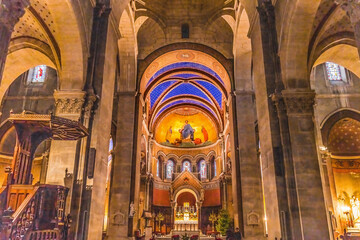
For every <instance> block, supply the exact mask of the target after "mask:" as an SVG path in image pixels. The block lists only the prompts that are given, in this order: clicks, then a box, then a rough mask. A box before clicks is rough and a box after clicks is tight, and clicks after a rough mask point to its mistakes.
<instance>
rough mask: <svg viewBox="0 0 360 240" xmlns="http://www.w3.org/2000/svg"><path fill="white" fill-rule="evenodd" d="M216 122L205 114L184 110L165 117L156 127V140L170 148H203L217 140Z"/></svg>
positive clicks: (193, 110)
mask: <svg viewBox="0 0 360 240" xmlns="http://www.w3.org/2000/svg"><path fill="white" fill-rule="evenodd" d="M217 136H218V133H217V129H216V126H215V124H214V122H213V121H212V120H211V119H210V118H209V117H208V116H207V115H206V114H204V113H202V112H201V111H198V110H195V109H188V108H183V109H181V110H179V109H178V110H176V111H172V112H171V113H169V114H167V115H166V116H164V117H163V118H162V119H161V120H160V122H159V123H158V124H157V126H156V127H155V140H156V141H157V142H158V143H160V144H162V145H165V146H170V147H183V148H191V147H202V146H207V145H210V144H212V143H214V142H216V140H217Z"/></svg>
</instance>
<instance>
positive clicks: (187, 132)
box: [179, 120, 195, 141]
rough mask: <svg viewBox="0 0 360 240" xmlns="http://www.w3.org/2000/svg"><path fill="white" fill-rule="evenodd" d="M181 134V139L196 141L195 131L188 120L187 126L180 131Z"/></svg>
mask: <svg viewBox="0 0 360 240" xmlns="http://www.w3.org/2000/svg"><path fill="white" fill-rule="evenodd" d="M179 132H180V134H181V139H187V138H189V137H190V139H191V140H192V141H194V132H195V130H194V129H193V128H192V127H191V125H190V124H189V121H188V120H185V125H184V126H183V127H182V128H181V129H180V130H179Z"/></svg>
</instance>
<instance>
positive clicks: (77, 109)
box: [54, 91, 85, 117]
mask: <svg viewBox="0 0 360 240" xmlns="http://www.w3.org/2000/svg"><path fill="white" fill-rule="evenodd" d="M84 96H85V93H84V92H82V91H78V92H76V91H55V93H54V98H55V106H56V112H55V114H56V115H57V116H74V117H79V116H80V114H81V110H82V107H83V105H84V102H85V99H84Z"/></svg>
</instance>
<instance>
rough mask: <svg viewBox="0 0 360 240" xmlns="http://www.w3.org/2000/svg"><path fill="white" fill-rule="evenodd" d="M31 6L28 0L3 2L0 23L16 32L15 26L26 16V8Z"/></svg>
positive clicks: (5, 0) (0, 9)
mask: <svg viewBox="0 0 360 240" xmlns="http://www.w3.org/2000/svg"><path fill="white" fill-rule="evenodd" d="M29 5H30V3H29V1H28V0H3V1H1V3H0V23H1V24H4V26H5V27H6V28H7V29H9V31H13V30H14V26H15V24H16V23H17V22H18V21H19V19H20V18H21V17H22V16H23V15H24V14H25V8H26V7H28V6H29Z"/></svg>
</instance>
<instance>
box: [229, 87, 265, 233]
mask: <svg viewBox="0 0 360 240" xmlns="http://www.w3.org/2000/svg"><path fill="white" fill-rule="evenodd" d="M233 101H234V102H233V106H235V107H234V113H233V115H234V117H235V118H234V123H233V124H234V127H235V128H234V129H236V130H237V132H236V135H237V136H236V137H235V141H234V148H235V156H234V158H233V159H234V160H235V164H233V172H232V173H233V175H232V179H233V182H234V181H236V182H237V184H239V183H240V186H238V187H237V188H236V189H237V205H238V213H239V223H240V224H239V225H240V228H242V231H243V235H244V237H245V238H246V239H254V240H255V239H256V240H259V239H263V238H264V226H263V225H264V223H263V219H264V207H263V195H262V184H261V168H260V162H259V161H258V158H257V148H256V145H257V142H256V135H255V120H256V117H255V102H254V93H253V92H251V91H236V92H235V95H234V96H233ZM234 173H235V174H234ZM239 179H240V180H239ZM233 184H234V183H233ZM234 204H235V202H234ZM241 222H242V226H241Z"/></svg>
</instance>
